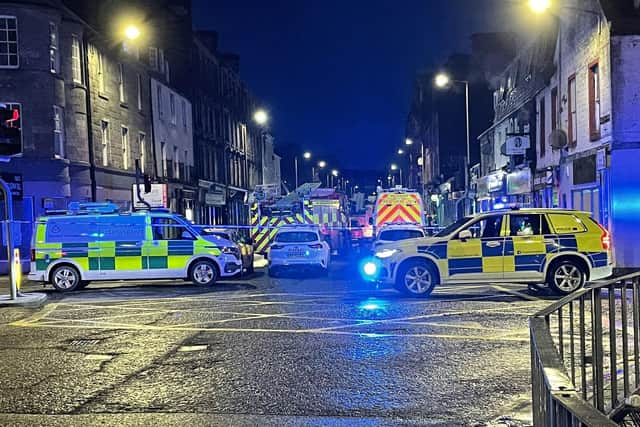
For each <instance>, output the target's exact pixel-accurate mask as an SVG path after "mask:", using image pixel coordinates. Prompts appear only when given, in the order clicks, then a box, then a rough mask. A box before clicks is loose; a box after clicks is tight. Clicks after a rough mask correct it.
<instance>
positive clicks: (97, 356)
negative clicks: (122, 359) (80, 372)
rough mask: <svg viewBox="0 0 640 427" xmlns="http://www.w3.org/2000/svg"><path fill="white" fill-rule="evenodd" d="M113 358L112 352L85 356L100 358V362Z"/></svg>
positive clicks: (86, 358) (93, 358)
mask: <svg viewBox="0 0 640 427" xmlns="http://www.w3.org/2000/svg"><path fill="white" fill-rule="evenodd" d="M111 359H113V356H112V355H110V354H87V355H86V356H84V360H98V361H100V362H106V361H107V360H111Z"/></svg>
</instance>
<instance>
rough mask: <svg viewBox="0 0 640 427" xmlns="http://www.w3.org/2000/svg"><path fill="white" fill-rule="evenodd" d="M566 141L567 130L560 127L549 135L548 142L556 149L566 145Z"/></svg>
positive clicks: (567, 139)
mask: <svg viewBox="0 0 640 427" xmlns="http://www.w3.org/2000/svg"><path fill="white" fill-rule="evenodd" d="M568 141H569V138H568V137H567V132H565V131H564V130H562V129H556V130H554V131H553V132H551V134H550V135H549V144H550V145H551V147H552V148H555V149H556V150H559V149H560V148H564V147H566V146H567V144H568Z"/></svg>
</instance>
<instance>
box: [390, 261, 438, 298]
mask: <svg viewBox="0 0 640 427" xmlns="http://www.w3.org/2000/svg"><path fill="white" fill-rule="evenodd" d="M398 279H399V283H398V285H399V286H398V287H399V288H400V291H402V292H404V293H405V294H407V295H411V296H416V297H426V296H429V295H430V294H431V292H432V291H433V288H434V287H435V286H436V276H435V273H434V272H433V268H432V267H431V265H429V263H428V262H426V261H412V262H410V263H409V264H408V265H406V266H404V267H403V268H402V271H401V272H400V274H399V276H398Z"/></svg>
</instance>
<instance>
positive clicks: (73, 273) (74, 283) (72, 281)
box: [51, 265, 82, 292]
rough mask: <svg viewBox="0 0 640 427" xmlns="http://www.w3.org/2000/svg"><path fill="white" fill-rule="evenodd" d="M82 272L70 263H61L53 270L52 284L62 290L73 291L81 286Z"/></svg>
mask: <svg viewBox="0 0 640 427" xmlns="http://www.w3.org/2000/svg"><path fill="white" fill-rule="evenodd" d="M81 282H82V281H81V280H80V273H78V270H76V269H75V268H74V267H72V266H70V265H61V266H59V267H56V268H54V270H53V271H52V272H51V284H52V285H53V287H54V288H56V289H57V290H58V291H60V292H71V291H75V290H76V289H78V288H81V285H80V284H81Z"/></svg>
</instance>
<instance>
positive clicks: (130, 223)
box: [29, 203, 242, 292]
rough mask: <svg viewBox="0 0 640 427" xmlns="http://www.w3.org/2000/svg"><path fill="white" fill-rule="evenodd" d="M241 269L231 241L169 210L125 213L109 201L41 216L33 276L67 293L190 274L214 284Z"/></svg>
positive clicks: (200, 281) (198, 280)
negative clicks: (98, 284) (99, 283)
mask: <svg viewBox="0 0 640 427" xmlns="http://www.w3.org/2000/svg"><path fill="white" fill-rule="evenodd" d="M241 269H242V261H241V258H240V251H239V249H238V247H237V246H236V245H235V244H234V243H233V242H230V241H227V240H224V239H220V238H215V239H213V238H212V239H207V237H206V236H204V237H203V236H201V235H200V234H199V233H198V232H197V231H196V230H195V229H194V228H193V227H192V226H191V225H190V224H189V223H188V222H187V221H186V220H185V219H184V218H182V217H181V216H179V215H175V214H172V213H170V212H168V211H167V210H151V211H144V212H133V213H130V212H129V213H121V212H118V206H117V205H114V204H111V203H71V204H70V205H69V211H62V212H57V214H56V215H47V216H44V217H40V218H38V220H37V222H36V226H35V230H34V234H33V239H32V245H31V271H30V273H29V280H32V281H41V282H49V283H51V284H52V285H53V286H54V287H55V288H56V289H57V290H59V291H63V292H65V291H73V290H76V289H82V288H84V287H85V286H87V285H88V284H89V282H90V281H93V280H124V279H138V280H140V279H181V278H182V279H187V278H188V279H190V280H191V281H193V283H194V284H196V285H198V286H210V285H213V284H214V283H215V282H216V280H217V279H218V278H219V277H229V276H233V275H234V274H236V273H238V272H239V271H240V270H241Z"/></svg>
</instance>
